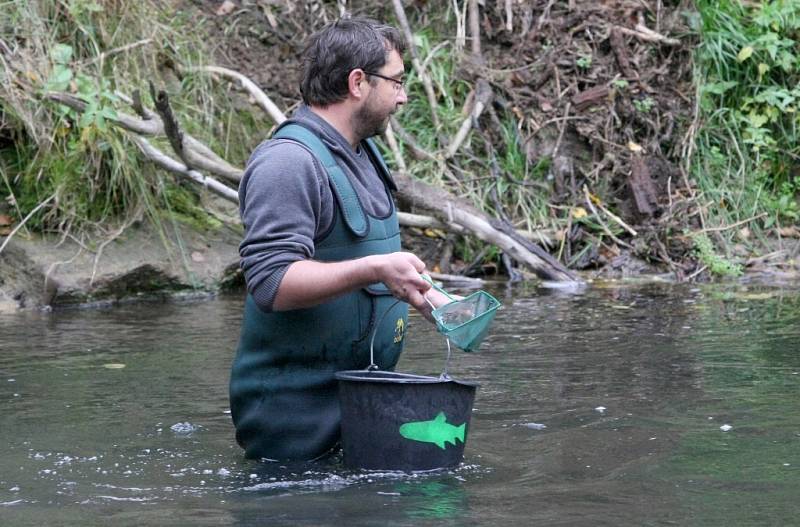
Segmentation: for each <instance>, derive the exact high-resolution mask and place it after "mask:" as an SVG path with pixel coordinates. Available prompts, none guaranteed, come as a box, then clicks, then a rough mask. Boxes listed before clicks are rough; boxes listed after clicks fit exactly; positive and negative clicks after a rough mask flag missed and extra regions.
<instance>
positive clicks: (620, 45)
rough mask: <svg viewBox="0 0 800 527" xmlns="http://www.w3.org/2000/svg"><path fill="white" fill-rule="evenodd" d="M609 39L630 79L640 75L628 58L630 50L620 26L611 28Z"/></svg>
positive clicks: (621, 68)
mask: <svg viewBox="0 0 800 527" xmlns="http://www.w3.org/2000/svg"><path fill="white" fill-rule="evenodd" d="M609 41H610V43H611V49H612V50H614V56H615V57H616V59H617V64H618V65H619V69H620V71H621V72H622V74H623V75H624V76H625V77H627V78H628V79H636V78H638V77H639V76H638V75H636V73H635V72H634V71H633V68H632V67H631V62H630V60H629V59H628V51H627V50H626V49H625V40H624V39H623V38H622V32H620V30H619V28H616V27H615V28H612V29H611V34H610V35H609Z"/></svg>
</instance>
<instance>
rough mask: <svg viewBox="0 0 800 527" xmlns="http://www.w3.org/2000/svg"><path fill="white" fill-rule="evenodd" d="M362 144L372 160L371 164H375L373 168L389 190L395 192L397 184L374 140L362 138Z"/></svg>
mask: <svg viewBox="0 0 800 527" xmlns="http://www.w3.org/2000/svg"><path fill="white" fill-rule="evenodd" d="M363 144H365V145H366V148H365V150H366V151H367V155H368V156H369V158H370V159H371V160H372V164H373V165H375V169H376V170H377V171H378V174H380V176H381V177H382V178H383V181H384V182H385V183H386V186H387V187H389V190H391V191H392V192H397V184H396V183H395V182H394V178H393V177H392V173H391V172H390V171H389V167H387V166H386V161H384V160H383V156H382V155H381V153H380V151H379V150H378V147H377V146H375V142H374V141H373V140H372V139H364V141H363Z"/></svg>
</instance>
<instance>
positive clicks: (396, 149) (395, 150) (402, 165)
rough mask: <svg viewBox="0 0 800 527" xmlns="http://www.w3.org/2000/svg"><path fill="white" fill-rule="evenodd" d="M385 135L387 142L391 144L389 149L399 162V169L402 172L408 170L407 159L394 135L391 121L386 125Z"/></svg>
mask: <svg viewBox="0 0 800 527" xmlns="http://www.w3.org/2000/svg"><path fill="white" fill-rule="evenodd" d="M383 137H384V139H386V144H387V145H389V150H391V151H392V155H393V156H394V162H395V163H396V164H397V169H398V170H400V171H401V172H408V168H407V167H406V161H405V159H403V154H402V153H401V152H400V145H398V144H397V139H396V138H395V136H394V130H392V124H391V123H389V124H388V125H387V126H386V131H385V132H384V133H383Z"/></svg>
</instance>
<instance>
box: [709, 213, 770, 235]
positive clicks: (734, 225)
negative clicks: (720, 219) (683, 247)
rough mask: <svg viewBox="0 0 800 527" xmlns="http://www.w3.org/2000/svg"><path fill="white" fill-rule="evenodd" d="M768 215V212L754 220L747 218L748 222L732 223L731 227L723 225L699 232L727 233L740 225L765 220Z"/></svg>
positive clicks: (754, 217) (756, 216) (758, 215)
mask: <svg viewBox="0 0 800 527" xmlns="http://www.w3.org/2000/svg"><path fill="white" fill-rule="evenodd" d="M767 215H768V214H767V213H766V212H762V213H761V214H756V215H755V216H753V217H752V218H747V219H746V220H741V221H737V222H736V223H731V224H730V225H723V226H721V227H706V228H704V229H700V231H699V232H722V231H727V230H729V229H735V228H736V227H738V226H739V225H744V224H746V223H750V222H751V221H755V220H758V219H761V218H763V217H764V216H767Z"/></svg>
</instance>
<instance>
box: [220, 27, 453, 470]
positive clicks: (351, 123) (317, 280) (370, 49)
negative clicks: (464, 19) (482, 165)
mask: <svg viewBox="0 0 800 527" xmlns="http://www.w3.org/2000/svg"><path fill="white" fill-rule="evenodd" d="M404 49H405V43H404V42H403V38H402V36H401V35H400V33H399V32H398V31H397V30H396V29H395V28H392V27H390V26H386V25H382V24H378V23H377V22H375V21H372V20H369V19H363V18H345V19H341V20H339V21H337V22H335V23H333V24H331V25H329V26H327V27H325V28H323V29H322V30H321V31H319V32H318V33H316V34H314V35H313V36H312V37H311V38H310V41H309V43H308V45H307V47H306V50H305V52H304V69H303V79H302V82H301V92H302V95H303V102H304V105H303V106H301V107H300V108H299V109H298V110H297V111H296V112H295V113H294V115H293V116H292V119H290V120H288V121H287V122H286V123H284V124H283V125H281V127H280V128H279V129H278V131H277V132H276V133H275V135H274V136H273V138H272V140H270V141H266V142H264V143H262V144H261V145H259V147H258V148H256V150H255V152H254V153H253V155H252V156H251V158H250V160H249V161H248V164H247V167H246V170H245V175H244V177H243V178H242V181H241V184H240V187H239V197H240V212H241V216H242V221H243V223H244V227H245V235H244V240H243V241H242V244H241V246H240V254H241V257H242V268H243V270H244V273H245V278H246V280H247V288H248V296H247V301H246V304H245V313H244V321H243V325H242V334H241V338H240V342H239V349H238V351H237V355H236V359H235V361H234V363H233V367H232V371H231V383H230V397H231V415H232V417H233V422H234V425H235V426H236V439H237V441H238V442H239V444H240V445H241V446H242V447H243V448H244V449H245V455H246V456H247V457H250V458H270V459H296V460H311V459H315V458H318V457H321V456H324V455H325V454H327V453H328V452H329V451H330V450H331V449H332V448H333V447H335V445H336V443H337V441H338V438H339V415H340V414H339V402H338V400H337V396H336V393H337V387H336V381H335V379H334V372H336V371H340V370H348V369H362V368H365V367H366V366H368V365H369V364H370V351H369V348H370V340H371V338H372V336H373V334H374V335H375V363H376V364H377V365H378V366H379V367H380V368H381V369H391V368H393V367H394V365H395V364H396V363H397V360H398V358H399V355H400V352H401V350H402V346H403V337H404V332H405V327H406V321H407V312H408V306H407V304H410V305H411V306H413V307H414V308H416V309H418V310H420V311H421V312H422V313H423V314H428V313H429V311H430V305H429V303H428V302H429V301H430V302H431V303H433V305H435V306H438V305H441V304H442V303H444V302H445V301H446V299H445V298H443V296H442V295H440V294H438V293H437V292H436V291H435V290H430V285H429V284H428V282H426V281H425V280H424V279H423V278H422V277H421V276H420V273H423V272H424V271H425V264H424V263H423V262H422V261H421V260H420V259H419V258H417V257H416V256H414V255H413V254H411V253H406V252H400V231H399V225H398V223H397V213H396V210H395V207H394V203H393V201H392V198H391V194H390V190H396V187H394V182H393V181H392V179H391V175H390V174H389V172H388V170H387V169H386V167H385V165H384V163H383V160H382V158H381V157H380V153H379V152H378V151H377V149H376V148H375V147H374V145H373V144H372V143H371V141H369V139H368V138H369V137H371V136H373V135H376V134H379V133H381V132H383V131H384V130H385V129H386V126H387V123H388V120H389V116H390V115H391V114H393V113H394V112H395V111H397V109H398V108H399V107H400V106H401V105H402V104H404V103H405V102H406V100H407V98H406V93H405V90H404V87H403V74H404V71H405V70H404V66H403V58H402V54H403V51H404ZM426 296H427V298H426ZM397 299H399V300H402V301H404V302H406V303H407V304H406V303H402V302H400V303H398V302H396V300H397Z"/></svg>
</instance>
